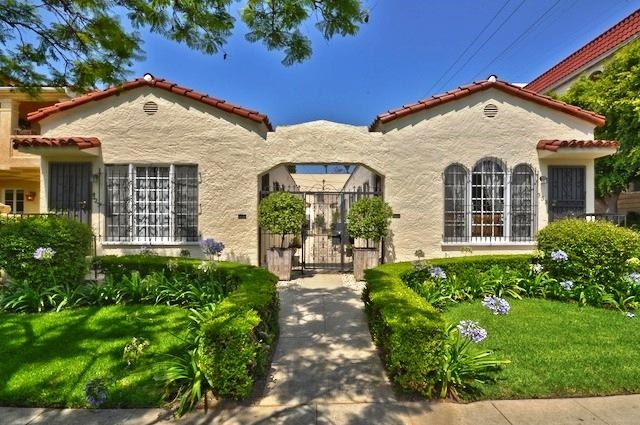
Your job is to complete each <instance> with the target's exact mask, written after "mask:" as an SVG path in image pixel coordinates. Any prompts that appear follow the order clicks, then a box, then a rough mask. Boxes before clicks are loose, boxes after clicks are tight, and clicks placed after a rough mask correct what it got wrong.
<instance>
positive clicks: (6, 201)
mask: <svg viewBox="0 0 640 425" xmlns="http://www.w3.org/2000/svg"><path fill="white" fill-rule="evenodd" d="M10 191H12V192H13V195H12V197H11V199H8V196H7V195H8V192H10ZM18 192H21V193H22V199H18ZM25 195H26V191H25V190H24V189H21V188H11V187H8V188H6V189H4V191H3V194H2V202H3V203H4V204H5V205H10V206H11V214H24V211H25V210H24V204H25V202H26V197H25ZM18 202H21V203H22V210H21V211H17V209H16V205H17V204H18Z"/></svg>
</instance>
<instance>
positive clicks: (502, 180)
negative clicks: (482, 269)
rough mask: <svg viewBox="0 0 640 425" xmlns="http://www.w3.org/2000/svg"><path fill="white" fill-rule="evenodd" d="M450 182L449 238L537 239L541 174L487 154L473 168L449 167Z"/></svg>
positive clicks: (446, 195) (447, 191) (476, 240)
mask: <svg viewBox="0 0 640 425" xmlns="http://www.w3.org/2000/svg"><path fill="white" fill-rule="evenodd" d="M443 181H444V233H443V240H444V242H460V243H495V242H528V241H532V240H533V237H534V234H535V230H536V228H537V192H536V187H537V184H536V182H537V175H536V173H535V172H534V170H533V168H532V167H531V166H529V165H527V164H519V165H517V166H516V167H514V168H513V169H511V170H509V169H507V167H506V166H505V165H504V163H502V162H501V161H499V160H497V159H493V158H486V159H482V160H480V161H478V162H477V163H476V165H475V166H474V168H473V169H472V170H471V172H470V173H469V171H467V169H466V168H465V167H463V166H462V165H460V164H452V165H449V166H448V167H447V168H446V169H445V171H444V175H443Z"/></svg>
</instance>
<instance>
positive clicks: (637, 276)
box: [627, 272, 640, 285]
mask: <svg viewBox="0 0 640 425" xmlns="http://www.w3.org/2000/svg"><path fill="white" fill-rule="evenodd" d="M627 278H629V280H630V281H632V282H633V283H635V284H636V285H640V273H636V272H633V273H629V274H628V275H627Z"/></svg>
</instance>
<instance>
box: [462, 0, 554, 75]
mask: <svg viewBox="0 0 640 425" xmlns="http://www.w3.org/2000/svg"><path fill="white" fill-rule="evenodd" d="M561 1H562V0H557V1H556V2H555V3H554V4H553V5H552V6H551V7H549V8H547V10H545V11H544V13H543V14H542V15H540V16H539V17H538V19H536V20H535V21H534V22H533V23H532V24H531V25H529V26H528V27H527V28H526V29H525V30H524V31H523V32H522V33H521V34H520V35H519V36H518V37H517V38H516V39H515V40H513V41H512V42H511V44H509V45H508V46H507V47H506V48H505V49H504V50H503V51H501V52H500V53H498V54H497V55H496V56H495V57H494V58H493V59H491V60H490V61H489V63H487V64H486V65H485V66H484V68H482V69H481V70H480V71H479V72H478V73H477V74H476V75H475V76H474V78H477V77H478V76H479V75H480V74H482V72H484V70H485V69H487V68H488V67H489V66H490V65H492V64H493V63H494V62H495V61H496V59H498V58H500V57H501V56H502V55H503V54H505V53H506V52H508V51H509V50H511V48H512V47H513V46H515V45H516V44H517V43H518V42H520V40H522V39H523V38H524V36H525V35H527V33H529V32H530V31H531V30H532V29H533V28H535V26H536V25H538V24H539V23H540V22H541V21H542V20H543V19H544V17H545V16H547V15H548V14H549V12H551V11H552V10H553V9H555V7H556V6H557V5H558V4H559V3H560V2H561Z"/></svg>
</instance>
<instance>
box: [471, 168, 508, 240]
mask: <svg viewBox="0 0 640 425" xmlns="http://www.w3.org/2000/svg"><path fill="white" fill-rule="evenodd" d="M505 180H506V179H505V171H504V166H503V165H502V163H501V162H499V161H498V160H496V159H491V158H485V159H482V160H480V161H478V162H477V163H476V165H475V167H473V171H472V173H471V207H472V210H471V236H472V237H475V238H492V239H493V238H502V237H504V224H505V223H504V218H505V216H504V212H505V205H504V204H505V202H504V197H505Z"/></svg>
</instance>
